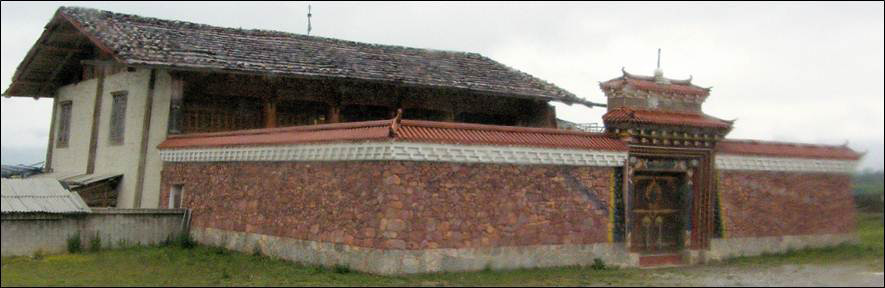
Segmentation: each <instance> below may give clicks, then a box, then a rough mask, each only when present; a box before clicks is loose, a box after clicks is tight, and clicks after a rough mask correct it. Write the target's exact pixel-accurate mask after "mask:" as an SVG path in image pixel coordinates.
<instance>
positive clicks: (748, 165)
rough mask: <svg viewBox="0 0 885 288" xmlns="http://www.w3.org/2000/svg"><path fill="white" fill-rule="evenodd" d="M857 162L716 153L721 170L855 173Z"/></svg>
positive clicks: (717, 163) (718, 166) (717, 164)
mask: <svg viewBox="0 0 885 288" xmlns="http://www.w3.org/2000/svg"><path fill="white" fill-rule="evenodd" d="M857 162H858V161H855V160H838V159H808V158H783V157H762V156H744V155H734V154H717V155H716V169H719V170H752V171H786V172H827V173H854V170H855V168H856V167H857Z"/></svg>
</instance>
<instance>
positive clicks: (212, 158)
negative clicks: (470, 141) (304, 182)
mask: <svg viewBox="0 0 885 288" xmlns="http://www.w3.org/2000/svg"><path fill="white" fill-rule="evenodd" d="M160 158H161V159H163V161H165V162H222V161H365V160H406V161H436V162H464V163H513V164H556V165H575V166H607V167H620V166H623V165H624V161H625V160H626V159H627V152H616V151H598V150H578V149H553V148H536V147H516V146H487V145H457V144H431V143H410V142H374V143H373V142H367V143H338V144H304V145H273V146H250V147H221V148H199V149H172V150H161V151H160Z"/></svg>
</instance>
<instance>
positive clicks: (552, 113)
mask: <svg viewBox="0 0 885 288" xmlns="http://www.w3.org/2000/svg"><path fill="white" fill-rule="evenodd" d="M544 111H545V112H546V113H545V116H547V119H546V122H547V123H546V124H547V125H546V126H545V127H547V128H557V126H558V124H557V123H556V107H553V105H550V104H547V103H544Z"/></svg>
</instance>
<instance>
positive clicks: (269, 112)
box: [263, 97, 277, 128]
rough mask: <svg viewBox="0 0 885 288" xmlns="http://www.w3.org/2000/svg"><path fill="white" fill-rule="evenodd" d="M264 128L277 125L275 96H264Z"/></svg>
mask: <svg viewBox="0 0 885 288" xmlns="http://www.w3.org/2000/svg"><path fill="white" fill-rule="evenodd" d="M263 101H264V128H276V127H277V100H276V98H275V97H274V98H264V99H263Z"/></svg>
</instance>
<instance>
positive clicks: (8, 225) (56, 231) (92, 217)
mask: <svg viewBox="0 0 885 288" xmlns="http://www.w3.org/2000/svg"><path fill="white" fill-rule="evenodd" d="M184 215H185V210H183V209H102V208H92V213H89V214H80V215H69V214H4V215H3V217H2V218H3V219H2V221H0V222H2V241H0V242H2V248H3V249H2V256H3V257H12V256H33V255H34V254H38V253H44V254H58V253H65V252H67V240H68V238H69V237H72V236H73V235H77V233H80V243H81V247H82V248H83V249H87V248H88V247H89V245H90V240H92V238H94V237H96V236H98V237H100V238H101V246H102V248H119V247H121V246H131V245H153V244H157V243H160V242H162V241H163V240H166V239H167V238H168V237H170V236H175V235H179V234H180V233H181V231H182V228H183V227H185V226H184V224H185V223H184Z"/></svg>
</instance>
